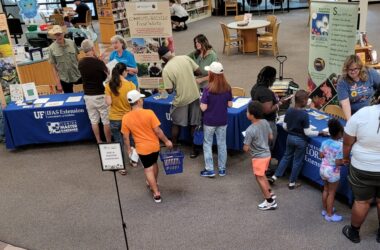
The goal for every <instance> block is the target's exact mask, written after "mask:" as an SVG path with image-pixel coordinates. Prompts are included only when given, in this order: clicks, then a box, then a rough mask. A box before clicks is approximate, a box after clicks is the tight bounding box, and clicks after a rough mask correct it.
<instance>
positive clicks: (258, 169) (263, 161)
mask: <svg viewBox="0 0 380 250" xmlns="http://www.w3.org/2000/svg"><path fill="white" fill-rule="evenodd" d="M270 159H271V158H270V157H266V158H252V170H253V174H254V175H256V176H265V171H267V169H268V167H269V163H270Z"/></svg>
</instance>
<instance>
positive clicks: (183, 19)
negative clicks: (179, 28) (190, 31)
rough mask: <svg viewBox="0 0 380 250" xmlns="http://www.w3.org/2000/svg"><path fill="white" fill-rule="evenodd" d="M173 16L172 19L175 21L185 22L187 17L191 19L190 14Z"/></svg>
mask: <svg viewBox="0 0 380 250" xmlns="http://www.w3.org/2000/svg"><path fill="white" fill-rule="evenodd" d="M171 18H172V21H174V22H179V23H185V22H186V21H187V19H189V16H184V17H178V16H172V17H171Z"/></svg>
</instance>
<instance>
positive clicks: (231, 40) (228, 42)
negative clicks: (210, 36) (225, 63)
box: [220, 23, 245, 56]
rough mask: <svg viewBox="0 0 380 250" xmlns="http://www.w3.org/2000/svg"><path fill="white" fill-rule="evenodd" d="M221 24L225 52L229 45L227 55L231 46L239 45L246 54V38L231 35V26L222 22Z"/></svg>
mask: <svg viewBox="0 0 380 250" xmlns="http://www.w3.org/2000/svg"><path fill="white" fill-rule="evenodd" d="M220 26H221V27H222V31H223V37H224V41H223V54H224V52H225V50H226V47H227V56H228V55H229V53H230V48H231V47H238V48H239V50H242V51H243V54H244V53H245V51H244V40H243V38H242V37H240V36H231V34H230V31H229V28H228V27H227V25H225V24H224V23H220Z"/></svg>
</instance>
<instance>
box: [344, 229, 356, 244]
mask: <svg viewBox="0 0 380 250" xmlns="http://www.w3.org/2000/svg"><path fill="white" fill-rule="evenodd" d="M342 233H343V234H344V236H346V237H347V239H349V240H350V241H352V242H353V243H359V242H360V236H359V232H358V231H356V230H354V229H352V227H351V226H350V225H346V226H344V227H343V229H342Z"/></svg>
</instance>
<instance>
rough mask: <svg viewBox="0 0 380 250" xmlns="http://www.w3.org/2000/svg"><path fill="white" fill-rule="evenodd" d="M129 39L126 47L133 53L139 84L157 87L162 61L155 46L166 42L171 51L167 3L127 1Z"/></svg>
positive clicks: (171, 43)
mask: <svg viewBox="0 0 380 250" xmlns="http://www.w3.org/2000/svg"><path fill="white" fill-rule="evenodd" d="M126 8H127V10H128V11H127V19H128V24H129V32H130V35H131V39H130V40H129V41H127V47H128V49H130V50H131V51H132V52H133V53H134V55H135V59H136V62H137V67H138V78H139V85H140V87H141V88H148V89H157V88H160V85H161V84H162V77H161V76H162V75H161V74H162V69H163V62H162V61H161V60H160V59H159V56H158V48H159V47H161V46H166V47H168V48H169V50H170V51H171V52H173V53H174V44H173V38H172V25H171V19H170V10H169V3H168V2H167V1H164V2H127V3H126Z"/></svg>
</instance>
